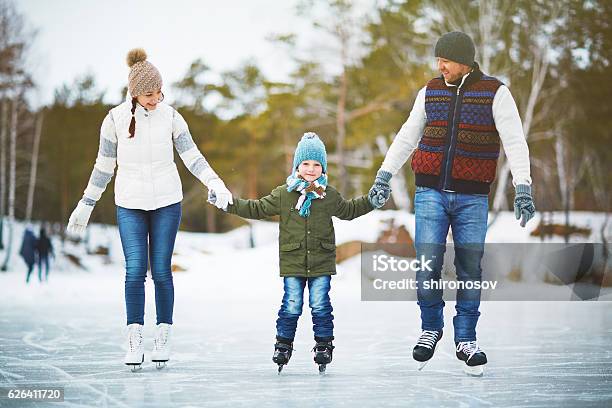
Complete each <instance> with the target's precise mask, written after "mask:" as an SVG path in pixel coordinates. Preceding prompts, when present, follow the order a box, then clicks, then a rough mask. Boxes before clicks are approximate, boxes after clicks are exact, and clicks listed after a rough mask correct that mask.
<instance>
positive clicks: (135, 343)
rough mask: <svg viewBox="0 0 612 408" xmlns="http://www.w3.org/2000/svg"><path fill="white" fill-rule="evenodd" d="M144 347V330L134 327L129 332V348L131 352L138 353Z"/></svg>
mask: <svg viewBox="0 0 612 408" xmlns="http://www.w3.org/2000/svg"><path fill="white" fill-rule="evenodd" d="M141 345H142V328H141V327H140V326H138V325H134V326H132V327H130V328H129V332H128V347H129V348H130V351H131V352H134V351H136V350H137V349H138V348H140V346H141Z"/></svg>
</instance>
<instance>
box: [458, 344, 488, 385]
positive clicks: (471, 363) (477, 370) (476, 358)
mask: <svg viewBox="0 0 612 408" xmlns="http://www.w3.org/2000/svg"><path fill="white" fill-rule="evenodd" d="M455 345H456V347H457V350H456V354H457V358H458V359H459V360H461V361H463V362H464V363H465V365H464V366H463V371H464V372H465V373H466V374H467V375H471V376H474V377H480V376H482V375H483V372H484V365H485V364H487V355H486V354H485V353H484V352H483V351H482V350H481V349H480V347H478V344H477V343H476V342H475V341H461V342H459V343H455Z"/></svg>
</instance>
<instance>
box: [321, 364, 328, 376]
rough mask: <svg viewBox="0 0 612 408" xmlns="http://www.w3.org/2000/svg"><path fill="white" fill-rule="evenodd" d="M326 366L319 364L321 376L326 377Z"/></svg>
mask: <svg viewBox="0 0 612 408" xmlns="http://www.w3.org/2000/svg"><path fill="white" fill-rule="evenodd" d="M326 368H327V365H326V364H319V375H325V369H326Z"/></svg>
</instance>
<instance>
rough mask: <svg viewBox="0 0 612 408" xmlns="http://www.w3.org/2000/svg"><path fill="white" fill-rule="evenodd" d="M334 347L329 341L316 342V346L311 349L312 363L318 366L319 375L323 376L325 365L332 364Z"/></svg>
mask: <svg viewBox="0 0 612 408" xmlns="http://www.w3.org/2000/svg"><path fill="white" fill-rule="evenodd" d="M334 348H335V347H334V345H333V344H332V342H331V341H317V344H315V346H314V347H313V348H312V351H313V352H314V353H315V354H314V361H315V363H317V364H318V365H319V374H325V368H326V367H327V364H329V363H331V362H332V357H333V352H334Z"/></svg>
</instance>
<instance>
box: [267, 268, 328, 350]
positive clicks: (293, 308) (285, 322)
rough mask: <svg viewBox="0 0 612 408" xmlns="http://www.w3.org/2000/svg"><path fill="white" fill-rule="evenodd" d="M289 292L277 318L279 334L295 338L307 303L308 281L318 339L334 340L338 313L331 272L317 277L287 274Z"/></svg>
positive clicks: (285, 337) (313, 321)
mask: <svg viewBox="0 0 612 408" xmlns="http://www.w3.org/2000/svg"><path fill="white" fill-rule="evenodd" d="M284 280H285V282H284V286H285V294H284V296H283V303H282V304H281V307H280V310H279V311H278V319H277V320H276V336H277V337H280V338H283V339H286V340H288V341H293V339H294V338H295V329H296V328H297V322H298V319H299V317H300V315H301V314H302V306H303V305H304V288H305V287H306V285H307V284H308V301H309V304H310V309H311V310H312V324H313V330H314V335H315V339H317V340H321V341H331V340H333V338H334V322H333V320H334V316H333V315H332V311H333V309H332V305H331V301H330V299H329V290H330V288H331V276H318V277H316V278H300V277H293V276H289V277H285V278H284Z"/></svg>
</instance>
